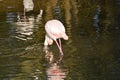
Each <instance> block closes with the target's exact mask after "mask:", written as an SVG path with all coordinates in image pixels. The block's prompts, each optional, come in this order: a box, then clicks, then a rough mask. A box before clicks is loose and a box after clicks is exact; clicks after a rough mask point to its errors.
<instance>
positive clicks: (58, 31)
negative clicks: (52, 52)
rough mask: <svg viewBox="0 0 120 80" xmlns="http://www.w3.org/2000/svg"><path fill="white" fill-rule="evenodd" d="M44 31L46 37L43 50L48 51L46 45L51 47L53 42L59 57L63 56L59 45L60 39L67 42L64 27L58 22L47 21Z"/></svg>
mask: <svg viewBox="0 0 120 80" xmlns="http://www.w3.org/2000/svg"><path fill="white" fill-rule="evenodd" d="M45 30H46V35H45V41H44V49H48V45H52V44H53V41H55V42H56V44H57V47H58V49H59V51H60V54H61V56H63V55H64V54H63V50H62V45H61V38H63V39H64V40H68V36H67V34H66V33H65V27H64V25H63V24H62V23H61V22H60V21H59V20H56V19H53V20H49V21H47V23H46V24H45ZM57 39H58V40H57Z"/></svg>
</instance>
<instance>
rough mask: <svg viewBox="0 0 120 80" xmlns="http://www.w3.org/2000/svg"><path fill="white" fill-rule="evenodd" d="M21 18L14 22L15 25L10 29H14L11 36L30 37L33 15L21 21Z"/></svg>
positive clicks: (25, 38) (32, 27)
mask: <svg viewBox="0 0 120 80" xmlns="http://www.w3.org/2000/svg"><path fill="white" fill-rule="evenodd" d="M21 20H22V19H20V20H19V21H18V22H16V23H14V24H15V27H14V28H12V29H13V30H14V31H15V34H16V35H15V36H13V37H15V38H18V39H21V40H27V39H32V38H31V37H30V36H31V35H32V34H33V29H34V17H33V16H30V17H28V18H27V21H21ZM13 30H12V31H13Z"/></svg>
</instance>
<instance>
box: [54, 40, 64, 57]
mask: <svg viewBox="0 0 120 80" xmlns="http://www.w3.org/2000/svg"><path fill="white" fill-rule="evenodd" d="M59 41H60V42H59V43H58V42H57V40H55V42H56V44H57V46H58V49H59V51H60V53H61V55H63V51H62V47H61V40H59Z"/></svg>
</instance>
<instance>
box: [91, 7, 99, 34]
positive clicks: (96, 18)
mask: <svg viewBox="0 0 120 80" xmlns="http://www.w3.org/2000/svg"><path fill="white" fill-rule="evenodd" d="M99 16H100V5H98V6H97V10H96V14H95V16H94V18H93V19H94V24H93V25H94V26H95V28H96V32H97V33H99V31H100V27H99Z"/></svg>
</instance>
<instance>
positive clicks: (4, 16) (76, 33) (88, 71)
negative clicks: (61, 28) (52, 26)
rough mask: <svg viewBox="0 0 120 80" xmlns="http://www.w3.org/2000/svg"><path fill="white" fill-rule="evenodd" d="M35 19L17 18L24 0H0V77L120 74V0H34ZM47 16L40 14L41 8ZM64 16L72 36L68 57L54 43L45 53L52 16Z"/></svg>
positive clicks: (33, 79)
mask: <svg viewBox="0 0 120 80" xmlns="http://www.w3.org/2000/svg"><path fill="white" fill-rule="evenodd" d="M34 5H35V6H34V10H33V11H31V12H27V13H26V16H28V17H31V16H32V19H34V20H33V22H32V24H30V25H26V26H21V25H18V24H17V20H18V19H17V16H18V14H23V10H24V9H23V3H22V0H16V1H12V0H0V8H1V10H0V80H120V77H119V75H120V69H119V67H120V54H119V53H120V46H119V45H120V23H119V22H120V10H119V7H120V0H114V1H112V0H101V1H99V0H98V1H97V0H90V1H87V0H65V1H64V0H49V1H48V0H34ZM40 9H42V10H43V15H42V18H39V19H38V20H37V15H38V14H39V10H40ZM54 18H55V19H59V20H60V21H61V22H62V23H63V24H64V25H65V28H66V33H67V34H68V36H69V40H68V41H64V40H62V46H63V51H64V57H63V59H62V62H61V63H60V64H58V65H55V62H56V61H57V60H58V59H59V51H58V48H57V47H56V44H55V43H54V44H53V45H52V46H50V48H49V53H50V54H51V55H53V62H52V63H50V62H49V61H47V60H46V59H45V52H43V47H44V45H43V43H44V36H45V30H44V25H45V23H46V21H47V20H50V19H54Z"/></svg>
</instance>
